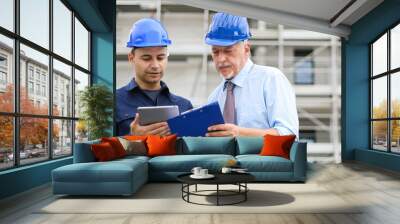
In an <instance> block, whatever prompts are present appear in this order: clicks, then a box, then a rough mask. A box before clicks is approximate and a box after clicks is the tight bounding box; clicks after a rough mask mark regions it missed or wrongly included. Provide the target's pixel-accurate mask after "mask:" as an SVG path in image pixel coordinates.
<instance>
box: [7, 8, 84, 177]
mask: <svg viewBox="0 0 400 224" xmlns="http://www.w3.org/2000/svg"><path fill="white" fill-rule="evenodd" d="M0 2H1V3H0V28H1V30H0V112H8V113H11V114H4V113H3V114H1V115H0V170H3V169H8V168H12V167H14V166H17V167H18V166H20V165H24V164H31V163H36V162H40V161H45V160H48V159H49V158H50V157H51V156H49V155H52V156H54V157H55V158H56V157H61V156H67V155H71V154H72V152H73V137H74V136H73V133H74V131H73V128H75V126H74V125H75V120H74V116H75V115H74V113H73V111H74V106H75V105H74V104H73V99H74V97H75V95H76V94H78V93H79V92H80V91H81V90H82V89H83V88H84V87H86V86H88V85H89V77H90V73H89V71H88V70H89V66H90V59H89V55H90V50H89V47H90V38H89V37H90V33H89V31H88V30H87V29H86V28H85V27H84V25H83V24H82V23H81V22H80V21H79V20H78V19H77V18H75V17H74V16H73V15H74V12H73V11H72V10H71V9H70V7H68V1H64V0H34V1H33V0H0ZM15 2H17V3H19V4H18V5H19V15H20V18H15V15H14V12H15V10H14V4H15ZM50 3H52V4H50ZM50 5H52V9H50ZM50 10H52V18H50V16H49V15H50ZM50 19H52V21H51V20H50ZM14 20H18V21H19V23H18V24H14ZM50 24H52V25H53V26H52V27H51V28H50V27H49V25H50ZM73 27H76V28H75V30H72V29H73ZM3 28H4V29H7V30H9V31H10V32H13V33H14V34H15V35H11V36H12V37H13V38H8V36H9V35H7V36H6V35H4V34H3V31H5V30H4V29H3ZM14 28H15V29H14ZM14 30H19V31H20V33H19V35H18V34H16V33H15V32H14ZM50 30H51V31H52V33H50ZM74 32H75V36H73V35H72V33H74ZM7 33H8V32H7ZM50 34H52V35H50ZM49 38H53V39H52V40H50V39H49ZM72 38H74V39H72ZM26 40H28V41H26ZM15 41H17V42H18V43H19V45H20V47H19V52H17V54H18V56H19V57H18V58H19V60H20V61H19V62H18V63H19V69H18V70H19V74H15V72H14V70H15V69H14V68H15V65H16V62H15V60H14V58H15V55H14V42H15ZM50 42H52V43H53V48H52V49H50V44H49V43H50ZM72 42H75V43H76V44H75V48H73V47H72ZM53 53H54V54H56V55H58V56H61V57H62V58H63V59H65V60H66V61H69V62H70V65H67V64H69V63H68V62H67V63H65V62H61V61H58V60H56V59H55V58H53V57H52V56H51V55H53ZM72 55H76V57H75V58H72ZM49 60H53V63H49ZM62 61H64V60H62ZM50 66H52V67H50ZM78 67H79V68H78ZM82 68H83V69H82ZM73 69H74V70H73ZM78 69H80V70H81V71H80V70H78ZM50 70H51V71H52V72H53V73H52V74H49V71H50ZM75 70H76V74H77V77H76V79H75V80H73V79H72V74H73V71H75ZM82 70H83V71H82ZM15 77H18V79H19V83H20V84H19V85H20V86H19V88H18V89H19V94H15V92H14V91H15V86H14V85H15V84H14V83H15V81H14V79H15ZM50 78H51V79H53V80H52V81H53V82H52V83H53V84H52V88H53V89H49V87H50ZM74 86H75V87H76V88H77V90H76V91H75V92H72V91H73V90H74V89H75V88H73V87H74ZM15 95H18V96H19V99H18V100H16V99H15V98H14V96H15ZM50 97H52V99H53V105H50V102H49V101H50ZM76 100H77V101H78V102H77V104H78V105H79V96H76ZM15 102H17V103H18V105H15ZM49 106H52V108H53V110H51V111H52V114H49V111H50V110H49ZM15 107H17V108H19V109H20V110H19V112H18V113H15V112H14V108H15ZM77 111H78V113H77V115H78V116H79V109H77ZM35 115H41V116H40V118H38V117H36V116H35ZM60 117H62V119H60ZM15 121H19V127H16V128H18V130H19V132H18V133H16V134H18V135H14V133H13V130H14V129H15V127H13V125H14V124H15ZM49 125H51V126H50V127H52V128H50V129H51V130H52V132H51V133H48V131H49ZM80 134H81V135H80V136H83V137H82V138H83V139H87V138H86V137H84V136H85V135H82V133H80ZM74 138H75V137H74ZM16 139H18V141H15V140H16ZM14 142H18V144H19V145H18V146H16V145H13V143H14ZM50 142H51V144H49V143H50ZM15 151H16V155H18V156H15V155H14V154H13V153H14V152H15ZM50 153H51V154H50ZM14 157H20V160H15V158H14Z"/></svg>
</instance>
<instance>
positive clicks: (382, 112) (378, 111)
mask: <svg viewBox="0 0 400 224" xmlns="http://www.w3.org/2000/svg"><path fill="white" fill-rule="evenodd" d="M391 107H392V108H391V117H394V118H399V117H400V100H398V99H394V100H392V104H391ZM387 117H388V113H387V101H386V100H383V101H381V102H380V104H379V105H378V106H376V107H374V108H373V118H387ZM391 128H392V142H396V141H399V138H400V121H396V120H394V121H391ZM373 133H374V139H376V138H380V139H382V138H386V135H387V122H382V121H381V122H379V121H378V122H374V125H373Z"/></svg>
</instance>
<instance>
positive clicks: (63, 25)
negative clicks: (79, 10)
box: [53, 0, 72, 60]
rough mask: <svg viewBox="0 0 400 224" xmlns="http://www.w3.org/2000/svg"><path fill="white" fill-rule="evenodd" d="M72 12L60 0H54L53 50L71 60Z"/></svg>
mask: <svg viewBox="0 0 400 224" xmlns="http://www.w3.org/2000/svg"><path fill="white" fill-rule="evenodd" d="M71 19H72V12H71V11H70V10H69V9H68V8H67V7H66V6H65V5H64V4H63V3H62V2H61V1H60V0H53V38H54V40H53V50H54V52H55V53H57V54H59V55H61V56H62V57H64V58H66V59H68V60H71V59H72V58H71V46H72V42H71V39H72V24H71V23H72V22H71Z"/></svg>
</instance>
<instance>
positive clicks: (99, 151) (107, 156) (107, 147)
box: [90, 142, 117, 162]
mask: <svg viewBox="0 0 400 224" xmlns="http://www.w3.org/2000/svg"><path fill="white" fill-rule="evenodd" d="M90 148H91V150H92V152H93V154H94V157H95V158H96V160H97V161H99V162H104V161H110V160H113V159H116V158H117V156H116V155H115V151H114V149H113V148H112V146H111V144H110V143H108V142H102V143H99V144H93V145H91V146H90Z"/></svg>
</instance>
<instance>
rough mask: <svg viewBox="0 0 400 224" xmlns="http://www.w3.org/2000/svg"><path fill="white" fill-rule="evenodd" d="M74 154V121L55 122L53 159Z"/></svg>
mask: <svg viewBox="0 0 400 224" xmlns="http://www.w3.org/2000/svg"><path fill="white" fill-rule="evenodd" d="M71 154H72V121H70V120H53V157H60V156H66V155H71Z"/></svg>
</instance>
